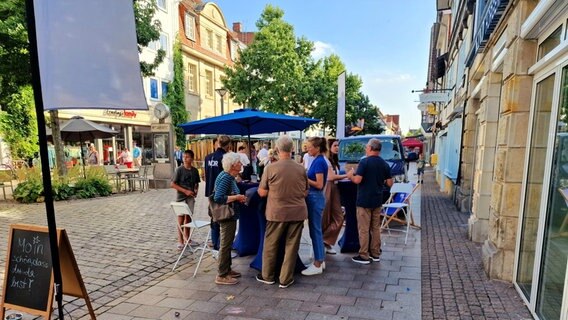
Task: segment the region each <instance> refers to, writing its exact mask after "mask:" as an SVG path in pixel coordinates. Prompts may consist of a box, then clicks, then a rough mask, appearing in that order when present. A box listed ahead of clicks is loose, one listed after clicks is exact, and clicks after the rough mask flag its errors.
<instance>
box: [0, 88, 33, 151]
mask: <svg viewBox="0 0 568 320" xmlns="http://www.w3.org/2000/svg"><path fill="white" fill-rule="evenodd" d="M20 88H21V89H20V91H19V92H17V93H14V94H12V95H11V96H10V97H9V99H8V100H7V102H8V105H9V106H10V110H9V111H1V112H0V133H1V134H2V136H3V137H4V140H5V141H6V143H8V145H9V146H10V152H11V153H12V156H13V157H16V158H19V159H27V158H32V157H33V156H34V155H35V153H36V152H38V151H39V146H38V133H37V120H36V112H35V104H34V95H33V90H32V88H31V86H30V85H27V86H23V87H20Z"/></svg>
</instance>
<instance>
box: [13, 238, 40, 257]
mask: <svg viewBox="0 0 568 320" xmlns="http://www.w3.org/2000/svg"><path fill="white" fill-rule="evenodd" d="M18 247H19V249H20V251H22V252H24V253H27V254H34V255H36V254H39V255H43V244H41V242H40V240H39V237H37V236H36V237H34V238H33V240H32V243H30V242H29V241H28V239H26V238H23V239H18Z"/></svg>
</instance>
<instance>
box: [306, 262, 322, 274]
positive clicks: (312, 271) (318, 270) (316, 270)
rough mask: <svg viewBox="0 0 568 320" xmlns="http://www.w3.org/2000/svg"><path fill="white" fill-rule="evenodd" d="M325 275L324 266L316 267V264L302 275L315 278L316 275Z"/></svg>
mask: <svg viewBox="0 0 568 320" xmlns="http://www.w3.org/2000/svg"><path fill="white" fill-rule="evenodd" d="M322 273H323V264H322V265H321V266H319V268H318V267H316V266H315V265H314V264H311V265H310V266H309V267H308V268H307V269H305V270H302V274H303V275H305V276H314V275H316V274H322Z"/></svg>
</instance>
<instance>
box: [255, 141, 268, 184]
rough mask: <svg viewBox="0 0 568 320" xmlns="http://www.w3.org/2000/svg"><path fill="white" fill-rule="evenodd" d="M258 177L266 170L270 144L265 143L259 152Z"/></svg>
mask: <svg viewBox="0 0 568 320" xmlns="http://www.w3.org/2000/svg"><path fill="white" fill-rule="evenodd" d="M257 158H258V177H259V178H261V177H262V172H263V171H264V165H265V164H266V160H267V158H268V144H266V143H265V144H263V145H262V149H260V151H259V152H258V156H257Z"/></svg>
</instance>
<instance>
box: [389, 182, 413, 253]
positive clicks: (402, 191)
mask: <svg viewBox="0 0 568 320" xmlns="http://www.w3.org/2000/svg"><path fill="white" fill-rule="evenodd" d="M419 186H420V184H417V185H416V186H413V185H412V183H395V184H393V185H392V187H391V190H390V192H391V195H390V197H389V199H388V200H387V202H386V203H385V204H383V206H382V207H381V211H380V215H381V218H382V222H381V229H386V230H388V232H389V235H390V231H391V228H390V226H389V224H390V223H391V222H393V221H395V222H398V223H400V224H403V225H406V230H396V231H402V232H406V237H405V238H404V244H405V245H406V242H407V241H408V232H409V230H410V227H411V226H412V227H415V228H418V229H420V227H419V226H418V225H416V224H415V223H414V217H413V215H412V208H411V206H410V198H411V197H412V194H413V193H414V191H416V189H418V187H419ZM399 213H402V216H403V217H399Z"/></svg>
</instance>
